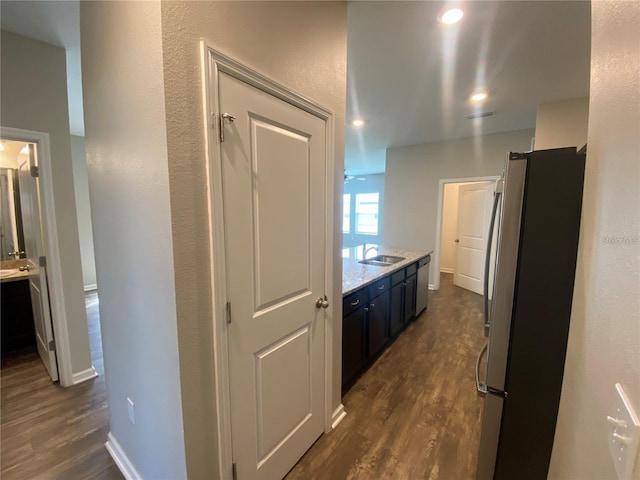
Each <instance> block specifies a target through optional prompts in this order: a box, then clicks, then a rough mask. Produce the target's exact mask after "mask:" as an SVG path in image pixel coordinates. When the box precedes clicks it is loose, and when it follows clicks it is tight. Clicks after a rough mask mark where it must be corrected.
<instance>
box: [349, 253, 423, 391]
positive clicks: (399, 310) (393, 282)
mask: <svg viewBox="0 0 640 480" xmlns="http://www.w3.org/2000/svg"><path fill="white" fill-rule="evenodd" d="M416 272H417V265H416V264H411V265H409V266H407V267H404V268H402V269H400V270H398V271H396V272H393V273H391V274H389V275H386V276H384V277H382V278H380V279H378V280H376V281H374V282H373V283H371V284H369V285H366V286H363V287H362V288H360V289H358V290H356V291H354V292H352V293H350V294H348V295H347V296H345V297H344V299H343V306H342V308H343V311H342V313H343V318H342V393H343V394H344V393H346V391H347V390H348V389H349V388H350V387H351V385H353V383H354V382H355V380H356V379H357V378H358V376H359V375H360V374H361V373H362V372H363V371H364V370H365V369H366V367H367V366H368V365H370V364H371V363H373V361H374V360H375V359H376V358H377V357H378V356H379V355H380V354H381V353H382V352H384V350H385V348H386V347H387V346H388V345H389V344H390V343H391V342H392V339H394V338H395V337H397V336H398V335H399V334H400V332H402V330H404V328H405V327H406V326H407V325H408V324H409V322H410V321H411V320H412V319H413V316H414V315H415V311H416Z"/></svg>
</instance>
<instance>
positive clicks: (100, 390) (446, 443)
mask: <svg viewBox="0 0 640 480" xmlns="http://www.w3.org/2000/svg"><path fill="white" fill-rule="evenodd" d="M481 302H482V297H481V296H479V295H476V294H474V293H471V292H468V291H466V290H463V289H460V288H458V287H455V286H453V285H452V279H451V275H443V276H442V285H441V290H440V291H439V292H431V293H430V298H429V310H428V311H427V312H426V313H424V314H422V315H421V316H420V317H419V318H418V319H417V320H416V322H414V323H412V324H411V325H410V326H409V328H407V330H406V331H405V332H404V333H403V334H402V335H401V336H400V337H399V338H398V339H397V340H396V342H395V343H394V344H393V345H392V346H391V347H390V348H389V349H388V350H387V351H386V352H385V353H384V354H383V355H382V356H381V357H380V358H379V359H378V361H377V362H376V363H375V364H374V365H373V366H372V367H371V368H370V369H369V370H368V371H367V372H366V373H365V374H364V375H363V376H362V377H361V378H360V379H359V380H358V381H357V382H356V384H355V385H354V386H353V388H352V389H351V390H350V391H349V392H348V393H347V395H346V396H345V397H344V399H343V402H344V405H345V409H346V411H347V416H346V417H345V419H344V420H343V421H342V422H341V423H340V424H339V425H338V426H337V427H336V429H335V430H333V431H332V432H330V433H329V434H327V435H323V436H322V437H321V438H320V439H319V440H318V441H317V442H316V443H315V444H314V445H313V447H311V449H310V450H309V451H308V452H307V454H306V455H305V456H304V457H303V458H302V459H301V460H300V462H299V463H298V464H297V465H296V466H295V467H294V468H293V470H292V471H291V472H289V474H288V475H287V477H286V478H287V479H288V480H298V479H304V480H311V479H332V480H339V479H383V478H396V479H421V478H424V479H443V480H449V479H457V480H464V479H472V478H473V477H474V473H475V468H476V454H477V449H478V441H479V435H480V417H481V407H482V399H480V398H478V397H477V396H476V394H475V383H474V366H475V358H476V355H477V353H478V351H479V350H480V348H481V347H482V345H483V342H484V338H483V336H482V328H481V315H482V303H481ZM87 313H88V317H89V330H90V340H91V349H92V358H93V364H94V366H95V367H96V369H97V370H98V373H99V374H100V376H99V377H98V378H96V379H94V380H91V381H88V382H85V383H83V384H81V385H77V386H75V387H70V388H66V389H65V388H61V387H59V386H58V385H56V384H53V383H52V382H51V381H50V380H49V378H48V376H47V374H46V372H45V370H44V366H43V365H42V363H41V362H40V360H39V358H38V355H37V353H35V352H33V351H31V352H26V353H22V354H16V355H13V356H10V357H7V358H4V359H3V366H2V370H1V372H0V382H1V384H0V393H1V401H2V404H1V432H0V435H1V453H0V460H1V476H2V478H3V480H12V479H20V480H23V479H32V478H41V479H50V478H51V479H65V480H66V479H70V480H71V479H88V478H91V479H94V478H95V479H109V480H111V479H118V480H121V479H122V476H121V474H120V472H119V471H118V469H117V467H116V466H115V464H114V463H113V461H112V460H111V458H110V457H109V454H108V453H107V451H106V449H105V448H104V442H105V441H106V437H107V433H108V430H109V426H108V412H107V400H106V399H107V395H106V388H105V384H104V375H103V373H104V368H103V363H102V351H101V340H100V329H99V323H98V322H99V319H98V308H97V296H96V295H95V294H93V295H88V296H87Z"/></svg>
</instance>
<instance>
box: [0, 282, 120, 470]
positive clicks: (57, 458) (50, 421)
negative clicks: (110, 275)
mask: <svg viewBox="0 0 640 480" xmlns="http://www.w3.org/2000/svg"><path fill="white" fill-rule="evenodd" d="M85 300H86V305H87V317H88V321H89V339H90V343H91V357H92V361H93V365H94V366H95V367H96V370H97V371H98V375H99V376H98V377H97V378H95V379H93V380H89V381H87V382H84V383H82V384H80V385H76V386H73V387H69V388H62V387H60V386H59V385H58V384H54V383H53V382H51V379H50V378H49V376H48V375H47V372H46V370H45V368H44V365H43V364H42V362H41V361H40V358H39V357H38V353H37V352H36V351H35V350H29V351H23V352H20V353H16V354H11V355H9V356H5V357H3V358H2V369H1V370H0V399H1V402H2V403H1V405H0V417H1V424H0V428H1V430H0V447H1V452H0V462H1V475H0V476H1V477H2V479H3V480H12V479H19V480H24V479H33V478H42V479H45V478H46V479H64V480H67V479H68V480H72V479H88V478H91V479H108V480H111V479H118V480H121V479H122V475H121V474H120V472H119V470H118V468H117V467H116V465H115V463H113V460H112V459H111V457H110V456H109V454H108V453H107V450H106V448H105V447H104V443H105V442H106V440H107V433H108V432H109V414H108V410H107V391H106V387H105V383H104V364H103V360H102V342H101V338H100V323H99V316H98V297H97V295H96V294H95V293H93V294H87V295H86V297H85Z"/></svg>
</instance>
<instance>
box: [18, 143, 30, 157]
mask: <svg viewBox="0 0 640 480" xmlns="http://www.w3.org/2000/svg"><path fill="white" fill-rule="evenodd" d="M20 153H22V154H23V155H28V154H29V145H28V144H27V145H25V146H24V147H22V150H20Z"/></svg>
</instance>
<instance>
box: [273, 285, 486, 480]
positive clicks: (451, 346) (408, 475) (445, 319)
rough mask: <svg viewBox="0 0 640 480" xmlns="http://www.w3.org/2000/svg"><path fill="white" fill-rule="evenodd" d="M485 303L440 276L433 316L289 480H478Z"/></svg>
mask: <svg viewBox="0 0 640 480" xmlns="http://www.w3.org/2000/svg"><path fill="white" fill-rule="evenodd" d="M481 319H482V297H481V296H480V295H477V294H475V293H472V292H469V291H467V290H464V289H461V288H459V287H456V286H454V285H453V283H452V275H448V274H443V275H442V283H441V289H440V291H438V292H430V297H429V308H428V311H427V312H426V313H423V314H422V315H421V316H420V317H419V318H418V319H417V320H416V321H415V322H414V323H412V324H411V325H410V326H409V327H408V328H407V330H406V331H405V332H404V333H403V334H402V335H401V336H400V337H399V338H398V339H397V340H396V341H395V343H394V344H393V345H391V347H389V348H388V349H387V351H386V352H384V353H383V354H382V356H381V357H380V358H379V359H378V360H377V362H376V363H375V364H374V365H373V366H372V367H371V368H370V369H369V370H368V371H367V372H366V373H365V374H364V375H363V376H362V377H361V378H360V379H359V380H358V381H357V382H356V384H355V385H354V386H353V387H352V388H351V390H350V391H349V392H348V393H347V394H346V395H345V397H344V398H343V403H344V406H345V410H346V411H347V416H346V417H345V418H344V420H342V422H341V423H340V424H339V425H338V426H337V427H336V428H335V429H334V430H333V431H331V432H330V433H328V434H326V435H323V436H322V437H320V439H319V440H318V441H317V442H316V443H315V444H314V445H313V446H312V447H311V449H310V450H309V451H308V452H307V453H306V454H305V456H304V457H303V458H302V459H301V460H300V462H298V464H297V465H296V466H295V467H294V468H293V469H292V470H291V472H289V474H288V475H287V477H286V479H287V480H299V479H304V480H310V479H332V480H338V479H367V480H368V479H376V480H377V479H384V478H396V479H443V480H451V479H456V480H465V479H472V478H475V469H476V456H477V451H478V444H479V439H480V426H481V415H482V410H481V409H482V406H483V400H482V399H481V398H479V397H478V396H477V395H476V388H475V374H474V369H475V360H476V357H477V354H478V352H479V351H480V349H481V348H482V345H483V344H484V342H485V339H484V337H483V334H482V320H481Z"/></svg>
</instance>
